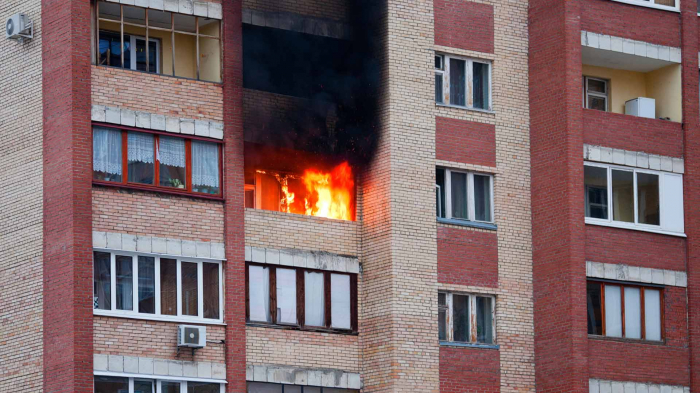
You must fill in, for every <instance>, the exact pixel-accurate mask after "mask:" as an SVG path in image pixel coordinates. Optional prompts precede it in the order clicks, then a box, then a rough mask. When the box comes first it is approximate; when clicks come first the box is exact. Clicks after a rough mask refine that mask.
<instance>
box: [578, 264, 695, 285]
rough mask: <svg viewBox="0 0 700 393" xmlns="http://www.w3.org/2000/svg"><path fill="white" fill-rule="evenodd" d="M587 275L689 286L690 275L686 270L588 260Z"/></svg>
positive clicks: (608, 278)
mask: <svg viewBox="0 0 700 393" xmlns="http://www.w3.org/2000/svg"><path fill="white" fill-rule="evenodd" d="M586 276H587V277H591V278H604V279H607V280H620V281H629V282H638V283H645V284H658V285H666V286H671V287H682V288H686V287H687V286H688V276H687V274H686V273H685V272H681V271H677V270H667V269H651V268H646V267H639V266H628V265H622V264H612V263H599V262H590V261H589V262H586Z"/></svg>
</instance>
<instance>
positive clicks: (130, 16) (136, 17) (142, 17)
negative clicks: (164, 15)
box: [124, 5, 146, 29]
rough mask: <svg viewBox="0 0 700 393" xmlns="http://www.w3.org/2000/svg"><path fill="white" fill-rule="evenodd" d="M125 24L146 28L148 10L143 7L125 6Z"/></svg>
mask: <svg viewBox="0 0 700 393" xmlns="http://www.w3.org/2000/svg"><path fill="white" fill-rule="evenodd" d="M124 23H131V24H135V25H140V26H146V9H145V8H141V7H131V6H128V5H125V6H124ZM125 29H126V28H125Z"/></svg>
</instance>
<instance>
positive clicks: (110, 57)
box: [99, 22, 128, 67]
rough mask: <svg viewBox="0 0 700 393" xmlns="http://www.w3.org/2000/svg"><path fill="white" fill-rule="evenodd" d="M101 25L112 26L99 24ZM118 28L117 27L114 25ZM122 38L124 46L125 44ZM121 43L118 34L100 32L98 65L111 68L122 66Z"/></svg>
mask: <svg viewBox="0 0 700 393" xmlns="http://www.w3.org/2000/svg"><path fill="white" fill-rule="evenodd" d="M100 23H101V24H106V25H112V23H107V22H100ZM116 27H117V28H118V27H119V25H116ZM127 37H128V36H127ZM127 41H128V40H127V38H126V37H125V38H124V44H125V45H126V43H127ZM121 48H122V41H121V34H120V33H119V32H112V31H105V30H100V59H99V65H106V66H112V67H121V66H122V49H121Z"/></svg>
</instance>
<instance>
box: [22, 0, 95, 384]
mask: <svg viewBox="0 0 700 393" xmlns="http://www.w3.org/2000/svg"><path fill="white" fill-rule="evenodd" d="M41 18H42V23H41V34H42V39H43V43H42V62H43V65H42V67H43V111H44V113H43V118H44V133H43V155H44V157H43V158H44V174H43V185H44V206H43V211H44V231H43V232H44V234H43V235H44V247H43V252H44V315H43V318H44V391H45V392H47V393H48V392H51V393H53V392H86V393H87V392H92V389H93V388H92V203H91V194H90V190H91V187H92V185H91V176H92V131H91V128H90V2H89V1H87V0H82V1H78V0H72V1H66V0H44V1H42V15H41ZM35 28H36V26H35Z"/></svg>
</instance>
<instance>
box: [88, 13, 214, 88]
mask: <svg viewBox="0 0 700 393" xmlns="http://www.w3.org/2000/svg"><path fill="white" fill-rule="evenodd" d="M117 22H118V21H117ZM92 65H93V66H95V67H104V68H108V69H115V70H124V71H129V72H138V73H139V74H144V75H155V76H162V77H165V78H173V79H182V80H186V81H192V82H202V83H211V84H213V85H219V86H223V85H224V82H214V81H207V80H204V79H195V78H187V77H184V76H177V75H167V74H159V73H156V72H146V71H141V70H132V69H131V68H124V67H117V66H109V65H100V64H95V63H92Z"/></svg>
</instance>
